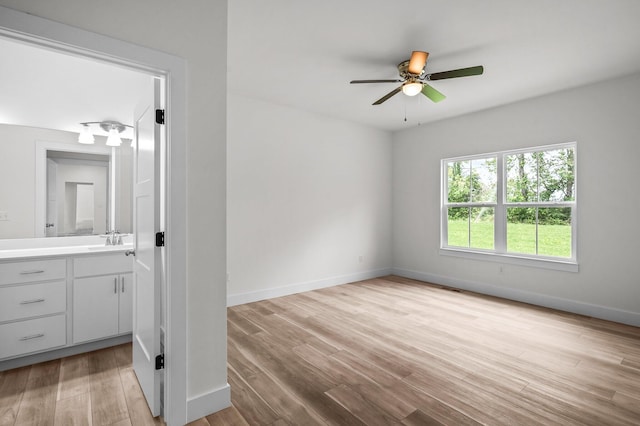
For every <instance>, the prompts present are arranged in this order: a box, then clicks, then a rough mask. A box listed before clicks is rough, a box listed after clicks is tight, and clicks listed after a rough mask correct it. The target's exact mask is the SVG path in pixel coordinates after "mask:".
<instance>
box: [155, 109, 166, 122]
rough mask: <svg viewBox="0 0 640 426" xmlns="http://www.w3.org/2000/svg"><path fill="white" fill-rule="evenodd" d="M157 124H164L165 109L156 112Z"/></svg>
mask: <svg viewBox="0 0 640 426" xmlns="http://www.w3.org/2000/svg"><path fill="white" fill-rule="evenodd" d="M156 123H157V124H164V110H163V109H157V110H156Z"/></svg>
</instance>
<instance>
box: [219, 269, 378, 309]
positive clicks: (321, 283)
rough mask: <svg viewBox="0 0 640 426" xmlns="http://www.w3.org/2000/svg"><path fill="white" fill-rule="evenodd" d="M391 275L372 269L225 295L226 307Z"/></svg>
mask: <svg viewBox="0 0 640 426" xmlns="http://www.w3.org/2000/svg"><path fill="white" fill-rule="evenodd" d="M390 273H391V268H384V269H374V270H372V271H364V272H356V273H353V274H347V275H340V276H337V277H330V278H324V279H321V280H315V281H307V282H302V283H296V284H290V285H286V286H282V287H275V288H268V289H264V290H257V291H251V292H248V293H238V294H229V295H227V306H235V305H242V304H245V303H252V302H257V301H260V300H266V299H273V298H274V297H282V296H289V295H291V294H296V293H302V292H304V291H311V290H318V289H321V288H326V287H333V286H336V285H341V284H347V283H352V282H356V281H362V280H370V279H372V278H378V277H384V276H385V275H389V274H390Z"/></svg>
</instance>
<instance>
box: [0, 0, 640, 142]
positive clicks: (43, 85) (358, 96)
mask: <svg viewBox="0 0 640 426" xmlns="http://www.w3.org/2000/svg"><path fill="white" fill-rule="evenodd" d="M639 18H640V2H638V1H637V0H608V1H602V0H563V1H557V0H537V1H535V2H532V1H526V0H485V1H478V0H456V1H455V2H454V1H444V0H404V1H401V2H397V1H391V0H348V1H344V0H323V1H321V2H302V1H297V0H270V1H268V2H265V1H260V0H233V1H229V22H228V71H229V74H228V88H229V94H230V95H232V96H244V97H249V98H255V99H259V100H262V101H265V102H269V103H273V104H277V105H284V106H288V107H292V108H297V109H301V110H306V111H309V112H313V113H317V114H321V115H324V116H328V117H334V118H338V119H344V120H348V121H353V122H357V123H361V124H364V125H367V126H371V127H375V128H379V129H383V130H389V131H395V130H400V129H403V128H407V127H413V126H416V125H418V124H421V123H427V122H430V121H435V120H440V119H444V118H448V117H453V116H456V115H460V114H465V113H469V112H473V111H478V110H481V109H485V108H490V107H493V106H498V105H503V104H506V103H511V102H515V101H518V100H522V99H526V98H530V97H535V96H540V95H544V94H547V93H551V92H555V91H559V90H563V89H567V88H571V87H576V86H581V85H585V84H590V83H593V82H597V81H602V80H606V79H611V78H616V77H619V76H623V75H627V74H631V73H634V72H638V71H640V25H638V24H637V21H638V19H639ZM205 47H206V41H203V48H205ZM413 50H425V51H428V52H429V53H430V56H429V60H428V63H427V71H428V72H438V71H446V70H450V69H456V68H464V67H469V66H475V65H483V66H484V69H485V72H484V74H483V75H481V76H474V77H465V78H459V79H453V80H441V81H434V82H433V83H432V86H433V87H435V88H436V89H437V90H439V91H441V92H443V93H444V94H445V95H446V96H447V99H446V100H444V101H443V102H440V103H438V104H434V103H432V102H431V101H429V100H428V99H426V98H425V97H423V96H420V95H418V96H416V97H411V98H410V97H407V96H405V95H403V94H398V95H396V96H394V97H393V98H391V99H390V100H388V101H387V102H385V103H384V104H382V105H379V106H372V105H371V103H372V102H373V101H375V100H376V99H378V98H380V97H381V96H382V95H384V94H386V93H388V92H389V91H390V90H392V89H393V88H395V87H397V84H395V83H385V84H360V85H350V84H349V81H350V80H353V79H395V78H397V77H398V75H397V69H396V65H397V64H398V63H399V62H401V61H403V60H405V59H408V58H409V56H410V55H411V51H413ZM0 54H1V55H2V57H3V58H10V60H3V65H2V67H0V122H2V123H9V124H20V125H28V126H35V127H44V128H53V129H61V130H68V131H74V132H77V131H79V130H80V126H79V123H80V122H85V121H102V120H116V121H120V122H122V123H125V124H131V120H132V117H133V109H134V107H135V104H136V102H137V101H138V99H140V98H141V93H140V91H139V88H140V87H145V84H144V82H146V81H147V79H148V78H149V77H148V76H147V75H144V74H141V73H138V72H133V71H130V70H127V69H123V68H119V67H115V66H112V65H106V64H102V63H99V62H96V61H92V60H85V59H82V58H79V57H74V56H71V55H66V54H59V53H55V52H52V51H48V50H44V49H42V48H35V47H32V46H28V45H25V44H21V43H17V42H15V41H10V40H6V39H1V38H0ZM597 100H598V97H597V94H594V101H597ZM405 117H406V121H405ZM96 133H98V132H97V131H96ZM123 136H124V137H131V136H130V135H127V134H125V135H123Z"/></svg>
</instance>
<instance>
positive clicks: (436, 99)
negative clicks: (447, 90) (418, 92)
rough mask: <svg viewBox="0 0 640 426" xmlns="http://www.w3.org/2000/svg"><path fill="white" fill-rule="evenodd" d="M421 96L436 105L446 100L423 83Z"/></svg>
mask: <svg viewBox="0 0 640 426" xmlns="http://www.w3.org/2000/svg"><path fill="white" fill-rule="evenodd" d="M422 94H423V95H425V96H426V97H427V98H429V99H431V100H432V101H433V102H436V103H438V102H440V101H444V100H445V99H446V98H447V97H446V96H445V95H443V94H442V93H440V92H438V91H437V90H436V89H434V88H433V87H431V86H429V85H428V84H427V83H423V85H422Z"/></svg>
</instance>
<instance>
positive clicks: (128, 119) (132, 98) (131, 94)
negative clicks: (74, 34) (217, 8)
mask: <svg viewBox="0 0 640 426" xmlns="http://www.w3.org/2000/svg"><path fill="white" fill-rule="evenodd" d="M0 55H1V56H2V57H3V58H10V60H3V63H2V67H0V123H4V124H16V125H22V126H31V127H42V128H46V129H56V130H66V131H70V132H79V131H80V130H81V127H82V126H81V125H80V123H83V122H90V121H105V120H111V121H118V122H120V123H123V124H127V125H132V124H133V123H132V121H133V113H134V108H135V106H136V105H137V103H138V102H139V101H140V100H141V99H142V97H143V93H144V92H143V91H142V90H141V88H146V87H148V81H149V78H150V77H149V75H148V74H143V73H140V72H136V71H131V70H129V69H125V68H122V67H119V66H114V65H111V64H106V63H102V62H98V61H95V60H89V59H84V58H81V57H77V56H72V55H70V54H63V53H59V52H54V51H51V50H47V49H45V48H41V47H34V46H33V45H29V44H24V43H20V42H16V41H12V40H9V39H4V38H1V37H0ZM92 131H93V132H94V133H95V134H96V135H104V136H106V135H107V133H106V132H104V131H102V130H101V129H100V127H99V126H97V125H96V126H92ZM121 135H122V137H125V138H129V139H130V138H132V137H133V132H132V130H131V129H128V128H127V129H126V130H125V131H124V132H123V133H122V134H121Z"/></svg>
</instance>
